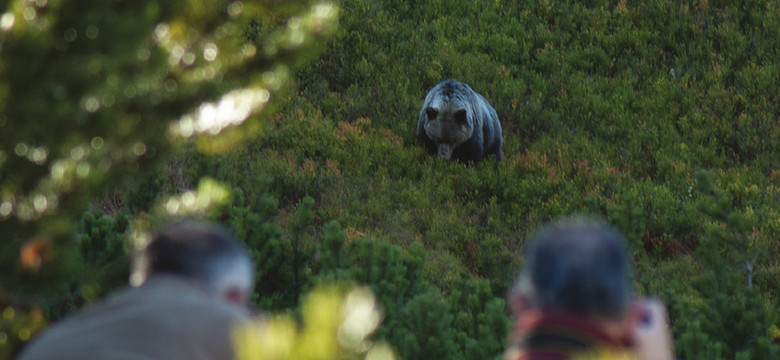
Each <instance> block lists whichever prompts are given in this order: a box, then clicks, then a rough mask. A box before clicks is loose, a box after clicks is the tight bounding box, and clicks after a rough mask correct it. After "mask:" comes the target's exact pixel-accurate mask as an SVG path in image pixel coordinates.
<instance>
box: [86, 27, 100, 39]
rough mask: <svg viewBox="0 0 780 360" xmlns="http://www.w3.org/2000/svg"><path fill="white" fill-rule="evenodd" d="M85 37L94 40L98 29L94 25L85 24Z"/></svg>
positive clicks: (98, 31) (98, 32)
mask: <svg viewBox="0 0 780 360" xmlns="http://www.w3.org/2000/svg"><path fill="white" fill-rule="evenodd" d="M86 34H87V39H90V40H95V39H96V38H97V37H98V35H100V30H99V29H98V28H97V26H95V25H90V26H87V31H86Z"/></svg>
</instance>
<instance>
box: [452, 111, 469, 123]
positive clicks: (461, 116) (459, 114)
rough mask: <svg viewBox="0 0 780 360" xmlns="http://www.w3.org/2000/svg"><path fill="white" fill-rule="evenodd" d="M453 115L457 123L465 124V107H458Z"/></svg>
mask: <svg viewBox="0 0 780 360" xmlns="http://www.w3.org/2000/svg"><path fill="white" fill-rule="evenodd" d="M453 117H455V121H457V122H458V123H459V124H467V121H466V109H460V110H458V111H456V112H455V114H453Z"/></svg>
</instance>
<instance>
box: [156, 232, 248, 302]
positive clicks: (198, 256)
mask: <svg viewBox="0 0 780 360" xmlns="http://www.w3.org/2000/svg"><path fill="white" fill-rule="evenodd" d="M141 256H142V257H143V258H144V261H142V262H141V263H142V264H143V266H144V267H145V268H144V269H141V270H142V273H144V274H145V276H146V277H147V278H149V277H154V276H155V275H159V274H167V275H175V276H180V277H183V278H185V279H188V280H191V281H193V282H194V283H195V284H197V285H198V286H200V287H201V288H202V289H204V290H205V291H206V292H207V293H209V294H210V295H212V296H214V297H215V298H218V299H221V300H224V301H227V302H229V303H233V304H236V305H240V306H243V305H246V304H247V302H248V300H249V297H250V295H251V293H252V287H253V286H254V269H253V265H252V260H251V258H250V257H249V254H248V253H247V251H246V249H245V248H244V247H243V246H242V245H241V244H240V243H239V242H238V240H236V239H235V238H234V237H233V236H232V235H231V234H230V233H228V232H227V230H225V229H224V228H222V227H220V226H217V225H214V224H209V223H204V222H196V221H182V222H178V223H175V224H172V225H170V226H168V227H165V228H164V229H162V230H161V231H160V232H158V233H157V234H156V235H155V236H154V238H153V239H152V241H151V242H150V243H149V244H148V245H147V247H146V248H145V249H144V250H143V252H142V254H141Z"/></svg>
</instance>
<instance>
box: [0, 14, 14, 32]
mask: <svg viewBox="0 0 780 360" xmlns="http://www.w3.org/2000/svg"><path fill="white" fill-rule="evenodd" d="M14 22H16V17H14V14H11V13H10V12H7V13H5V14H3V16H0V30H3V31H8V30H11V29H12V28H13V27H14Z"/></svg>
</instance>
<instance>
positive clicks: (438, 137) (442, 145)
mask: <svg viewBox="0 0 780 360" xmlns="http://www.w3.org/2000/svg"><path fill="white" fill-rule="evenodd" d="M425 116H426V119H425V134H426V135H428V138H430V139H431V140H432V141H433V142H434V143H435V144H436V149H437V153H438V157H439V158H441V159H444V160H449V159H450V157H452V152H453V151H454V150H455V148H457V147H458V146H459V145H460V144H463V143H464V142H466V141H468V140H469V139H471V135H472V134H473V133H474V127H473V126H472V124H471V122H470V121H469V119H468V115H467V113H466V110H465V109H463V108H446V107H444V108H435V107H428V108H426V109H425Z"/></svg>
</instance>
